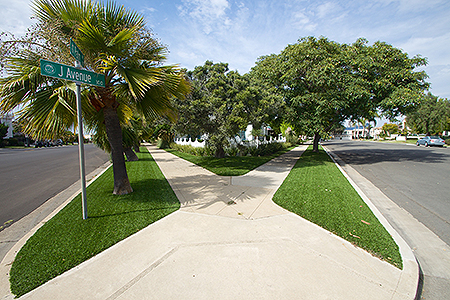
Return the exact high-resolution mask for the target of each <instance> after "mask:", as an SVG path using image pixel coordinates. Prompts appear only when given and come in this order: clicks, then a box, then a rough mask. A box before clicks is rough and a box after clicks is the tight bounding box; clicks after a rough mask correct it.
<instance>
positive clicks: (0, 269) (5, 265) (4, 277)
mask: <svg viewBox="0 0 450 300" xmlns="http://www.w3.org/2000/svg"><path fill="white" fill-rule="evenodd" d="M111 165H112V164H111V162H109V161H108V162H106V163H104V164H103V165H101V166H100V167H98V168H97V169H96V170H94V171H92V172H91V173H90V174H88V175H87V176H86V177H87V178H91V177H92V178H91V179H90V180H89V182H87V184H86V187H88V186H89V185H91V183H93V182H94V181H95V180H96V179H97V178H99V177H100V176H101V175H102V174H103V173H104V172H106V170H108V169H109V167H110V166H111ZM75 185H78V186H80V180H78V181H77V182H75V183H74V184H72V185H71V186H70V187H68V188H67V189H65V190H64V191H62V192H60V193H59V194H57V195H56V196H54V197H52V198H50V199H48V200H47V201H46V202H45V203H48V202H52V200H54V199H57V198H58V197H63V196H64V194H65V193H67V192H70V190H72V189H73V187H74V186H75ZM80 193H81V187H80V188H78V189H77V190H76V192H74V193H73V194H72V195H71V196H70V197H69V198H67V199H66V200H65V201H64V202H63V203H62V204H61V205H59V206H58V207H57V208H56V209H54V210H53V211H52V212H51V213H50V214H48V215H47V216H46V217H45V218H44V219H43V220H42V221H40V222H39V223H38V224H36V225H35V226H34V227H33V228H32V229H31V230H29V231H28V232H27V233H26V234H25V235H24V236H23V237H22V238H20V239H19V240H18V241H17V242H16V243H15V244H14V246H13V247H12V248H11V249H10V250H9V251H8V253H6V255H5V257H4V258H3V260H2V261H1V263H0V292H1V293H5V292H6V289H7V290H8V292H7V293H8V294H4V295H0V297H1V298H0V300H9V299H14V297H15V296H14V295H13V294H12V293H11V290H10V289H9V271H10V269H11V265H12V263H13V262H14V259H15V257H16V254H17V253H18V252H19V251H20V249H21V248H22V246H23V245H25V243H26V242H27V240H28V239H29V238H30V237H31V236H32V235H33V234H34V233H35V232H36V231H37V230H38V229H39V228H41V226H42V225H44V224H45V223H46V222H47V221H48V220H50V219H51V218H53V216H55V215H56V214H57V213H58V212H59V211H60V210H62V209H63V208H64V207H65V206H66V205H67V204H68V203H70V201H72V200H73V199H74V198H75V197H76V196H78V194H80ZM45 203H44V204H43V205H45ZM43 205H42V206H43ZM42 206H41V207H42ZM38 209H39V208H37V209H36V210H35V211H37V210H38ZM33 213H34V212H32V213H30V215H31V214H33ZM24 218H25V217H24ZM19 222H20V220H19ZM19 222H17V223H15V224H19ZM15 224H14V225H15ZM14 225H13V226H14ZM17 226H19V225H17Z"/></svg>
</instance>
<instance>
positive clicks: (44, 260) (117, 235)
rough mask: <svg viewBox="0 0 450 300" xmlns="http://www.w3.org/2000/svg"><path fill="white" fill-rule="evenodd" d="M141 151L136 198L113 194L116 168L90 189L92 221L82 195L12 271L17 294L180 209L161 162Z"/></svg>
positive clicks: (131, 168) (133, 177) (135, 170)
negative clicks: (84, 210)
mask: <svg viewBox="0 0 450 300" xmlns="http://www.w3.org/2000/svg"><path fill="white" fill-rule="evenodd" d="M141 151H142V152H141V153H137V155H138V157H139V161H135V162H127V171H128V177H129V180H130V182H131V185H132V187H133V189H134V192H133V193H131V194H129V195H123V196H116V195H113V194H112V190H113V172H112V171H113V170H112V167H111V168H109V169H108V170H107V171H106V172H105V173H104V174H103V175H102V176H100V177H99V178H98V179H97V180H96V181H94V182H93V183H92V184H91V185H90V186H89V187H88V188H87V201H88V216H89V218H88V219H87V220H83V219H82V213H81V196H80V195H78V196H77V197H76V198H75V199H74V200H72V201H71V202H70V203H69V204H68V205H67V206H66V207H64V208H63V209H62V210H61V211H60V212H59V213H58V214H57V215H55V216H54V217H53V218H52V219H50V220H49V221H48V222H47V223H46V224H44V225H43V226H42V227H41V228H40V229H39V230H38V231H37V232H36V233H35V234H34V235H33V236H32V237H31V238H30V239H29V240H28V241H27V242H26V244H25V245H24V246H23V247H22V249H21V250H20V251H19V253H18V254H17V256H16V259H15V261H14V263H13V265H12V267H11V272H10V282H11V291H12V292H13V294H15V295H17V296H21V295H24V294H25V293H27V292H29V291H31V290H33V289H35V288H36V287H38V286H40V285H42V284H44V283H45V282H47V281H49V280H50V279H52V278H54V277H56V276H58V275H60V274H62V273H63V272H65V271H67V270H69V269H71V268H73V267H75V266H77V265H79V264H80V263H82V262H84V261H86V260H88V259H89V258H91V257H92V256H94V255H96V254H98V253H100V252H102V251H103V250H105V249H107V248H109V247H111V246H112V245H114V244H116V243H117V242H119V241H121V240H123V239H125V238H127V237H128V236H130V235H132V234H134V233H136V232H137V231H139V230H141V229H143V228H145V227H147V226H148V225H150V224H152V223H153V222H155V221H157V220H159V219H161V218H163V217H165V216H167V215H168V214H170V213H172V212H174V211H176V210H178V209H179V207H180V203H179V201H178V199H177V197H176V196H175V193H174V192H173V191H172V189H171V187H170V185H169V184H168V182H167V180H166V179H165V178H164V176H163V174H162V173H161V171H160V169H159V168H158V166H157V164H156V162H155V161H154V160H153V158H152V157H151V155H150V153H148V151H147V149H146V148H145V147H141Z"/></svg>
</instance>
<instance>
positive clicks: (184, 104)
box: [175, 61, 249, 158]
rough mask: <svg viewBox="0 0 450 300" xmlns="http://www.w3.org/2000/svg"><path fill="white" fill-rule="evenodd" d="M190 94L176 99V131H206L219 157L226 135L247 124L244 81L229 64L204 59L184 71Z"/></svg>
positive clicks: (195, 132) (227, 136)
mask: <svg viewBox="0 0 450 300" xmlns="http://www.w3.org/2000/svg"><path fill="white" fill-rule="evenodd" d="M186 75H187V77H188V79H189V81H190V83H191V85H192V92H191V94H190V95H189V96H188V97H186V98H185V99H184V100H181V101H177V103H176V106H177V108H178V111H180V112H181V113H180V119H179V121H178V123H177V124H176V127H175V129H176V131H177V132H179V133H181V134H187V135H189V136H191V137H196V136H201V135H203V134H206V135H207V138H206V143H207V145H208V146H209V147H211V148H212V149H213V151H214V153H215V156H216V157H218V158H222V157H225V150H224V148H225V147H226V146H227V145H228V143H229V139H230V138H232V137H234V136H235V135H236V134H237V133H238V132H239V131H240V130H242V129H244V128H245V127H246V126H247V125H248V121H249V118H248V114H247V113H246V111H245V107H246V104H245V101H246V100H247V97H248V95H243V94H242V93H243V92H244V90H245V88H246V86H247V83H246V82H245V81H244V80H243V79H242V76H241V75H239V73H238V72H236V71H229V70H228V64H226V63H216V64H214V63H213V62H211V61H206V62H205V64H204V65H203V66H197V67H195V69H194V70H193V71H189V72H187V74H186Z"/></svg>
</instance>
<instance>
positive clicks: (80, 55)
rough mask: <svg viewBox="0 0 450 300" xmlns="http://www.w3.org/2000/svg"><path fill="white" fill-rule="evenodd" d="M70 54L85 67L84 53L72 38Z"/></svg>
mask: <svg viewBox="0 0 450 300" xmlns="http://www.w3.org/2000/svg"><path fill="white" fill-rule="evenodd" d="M69 48H70V54H71V55H72V56H73V57H74V58H75V59H76V60H78V62H79V63H80V64H81V66H82V67H84V54H83V52H81V50H80V48H78V46H77V44H75V42H74V41H72V39H70V47H69Z"/></svg>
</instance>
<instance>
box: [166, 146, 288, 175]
mask: <svg viewBox="0 0 450 300" xmlns="http://www.w3.org/2000/svg"><path fill="white" fill-rule="evenodd" d="M295 147H296V146H293V147H290V148H288V149H286V150H282V151H279V152H277V153H275V154H272V155H270V156H227V157H225V158H215V157H212V156H195V155H192V154H188V153H183V152H180V151H176V150H173V149H166V151H167V152H170V153H172V154H174V155H176V156H178V157H180V158H182V159H184V160H187V161H190V162H191V163H194V164H196V165H198V166H200V167H202V168H205V169H207V170H209V171H211V172H213V173H215V174H217V175H219V176H241V175H244V174H247V173H248V172H250V171H252V170H254V169H256V168H257V167H259V166H261V165H263V164H265V163H266V162H268V161H270V160H272V159H274V158H275V157H278V156H280V155H282V154H284V153H286V152H288V151H290V150H292V149H294V148H295Z"/></svg>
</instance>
